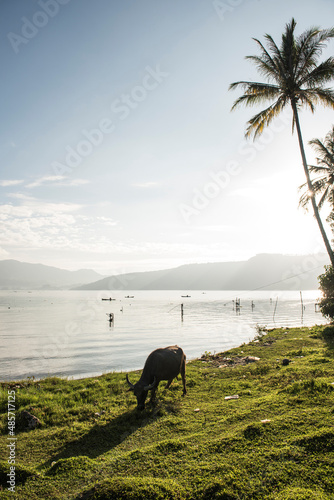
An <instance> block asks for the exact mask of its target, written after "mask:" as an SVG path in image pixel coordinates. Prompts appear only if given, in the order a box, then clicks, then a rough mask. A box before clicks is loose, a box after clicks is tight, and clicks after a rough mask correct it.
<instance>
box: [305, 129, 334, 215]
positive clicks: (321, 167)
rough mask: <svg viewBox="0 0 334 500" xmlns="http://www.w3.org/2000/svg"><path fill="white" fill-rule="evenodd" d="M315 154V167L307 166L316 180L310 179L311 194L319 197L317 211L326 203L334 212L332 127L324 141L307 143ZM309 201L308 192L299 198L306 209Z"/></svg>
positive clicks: (333, 133) (333, 132) (333, 144)
mask: <svg viewBox="0 0 334 500" xmlns="http://www.w3.org/2000/svg"><path fill="white" fill-rule="evenodd" d="M309 144H311V146H313V148H314V150H315V151H316V153H317V155H318V156H317V158H316V160H317V165H309V167H308V169H309V171H310V172H313V173H315V174H316V176H317V177H316V178H315V179H312V192H313V193H314V195H320V199H319V201H318V208H319V210H320V209H321V208H322V207H323V205H324V203H325V202H326V201H327V202H328V203H329V205H330V207H331V210H332V211H333V210H334V126H333V127H332V129H331V130H330V132H328V134H327V135H326V137H325V139H324V141H321V140H320V139H312V141H310V142H309ZM305 187H306V188H307V184H303V185H302V186H300V189H302V188H305ZM309 201H310V195H309V192H308V190H307V191H306V192H305V193H304V194H303V195H302V196H301V198H300V205H301V206H303V207H304V208H306V206H307V204H308V202H309Z"/></svg>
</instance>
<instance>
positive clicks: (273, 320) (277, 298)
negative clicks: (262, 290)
mask: <svg viewBox="0 0 334 500" xmlns="http://www.w3.org/2000/svg"><path fill="white" fill-rule="evenodd" d="M277 302H278V297H276V303H275V309H274V314H273V321H275V314H276V309H277Z"/></svg>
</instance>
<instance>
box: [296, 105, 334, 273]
mask: <svg viewBox="0 0 334 500" xmlns="http://www.w3.org/2000/svg"><path fill="white" fill-rule="evenodd" d="M291 106H292V110H293V116H294V119H295V124H296V129H297V134H298V141H299V148H300V153H301V155H302V160H303V167H304V172H305V176H306V182H307V187H308V190H309V192H310V193H312V194H311V203H312V207H313V212H314V217H315V218H316V221H317V223H318V226H319V229H320V232H321V236H322V239H323V240H324V243H325V247H326V250H327V253H328V255H329V258H330V261H331V264H332V266H334V253H333V250H332V247H331V245H330V243H329V240H328V238H327V234H326V231H325V229H324V226H323V224H322V220H321V218H320V214H319V209H318V206H317V204H316V201H315V196H314V193H313V186H312V182H311V179H310V173H309V171H308V168H307V161H306V155H305V149H304V144H303V137H302V132H301V129H300V123H299V116H298V110H297V105H296V101H295V100H294V99H291Z"/></svg>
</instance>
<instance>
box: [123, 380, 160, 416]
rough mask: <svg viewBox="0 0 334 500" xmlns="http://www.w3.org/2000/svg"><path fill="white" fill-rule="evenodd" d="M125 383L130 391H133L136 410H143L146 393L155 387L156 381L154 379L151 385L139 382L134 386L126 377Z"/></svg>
mask: <svg viewBox="0 0 334 500" xmlns="http://www.w3.org/2000/svg"><path fill="white" fill-rule="evenodd" d="M126 381H127V383H128V384H129V386H130V391H133V393H134V395H135V396H136V398H137V409H138V410H144V408H145V400H146V397H147V394H148V391H150V390H151V389H154V388H155V387H156V380H155V377H154V380H153V383H152V384H149V385H147V384H146V383H144V382H142V381H141V380H139V381H138V382H137V383H136V384H132V383H131V382H130V380H129V377H128V375H126Z"/></svg>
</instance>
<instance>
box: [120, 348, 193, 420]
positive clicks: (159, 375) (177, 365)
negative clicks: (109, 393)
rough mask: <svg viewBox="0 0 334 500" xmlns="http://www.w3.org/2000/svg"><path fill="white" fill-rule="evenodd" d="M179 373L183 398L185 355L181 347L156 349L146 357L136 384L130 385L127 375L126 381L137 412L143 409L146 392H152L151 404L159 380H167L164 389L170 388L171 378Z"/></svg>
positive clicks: (184, 392)
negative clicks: (135, 401) (132, 394)
mask: <svg viewBox="0 0 334 500" xmlns="http://www.w3.org/2000/svg"><path fill="white" fill-rule="evenodd" d="M179 373H181V377H182V382H183V396H184V395H185V394H186V393H187V390H186V355H185V354H184V352H183V350H182V349H181V347H178V346H177V345H172V346H169V347H165V348H160V349H156V350H155V351H153V352H151V354H150V355H149V356H148V358H147V360H146V362H145V366H144V369H143V372H142V375H141V377H140V379H139V380H138V382H137V383H136V384H131V382H130V380H129V377H128V375H126V381H127V383H128V384H129V386H130V390H131V391H133V392H134V394H135V396H136V398H137V408H138V410H143V409H144V408H145V399H146V397H147V394H148V391H150V390H152V393H151V399H150V401H151V402H152V401H153V400H154V398H155V392H156V390H157V388H158V385H159V382H160V381H161V380H168V382H167V385H166V388H168V387H169V386H170V384H171V383H172V380H173V378H175V377H177V376H178V374H179Z"/></svg>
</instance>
